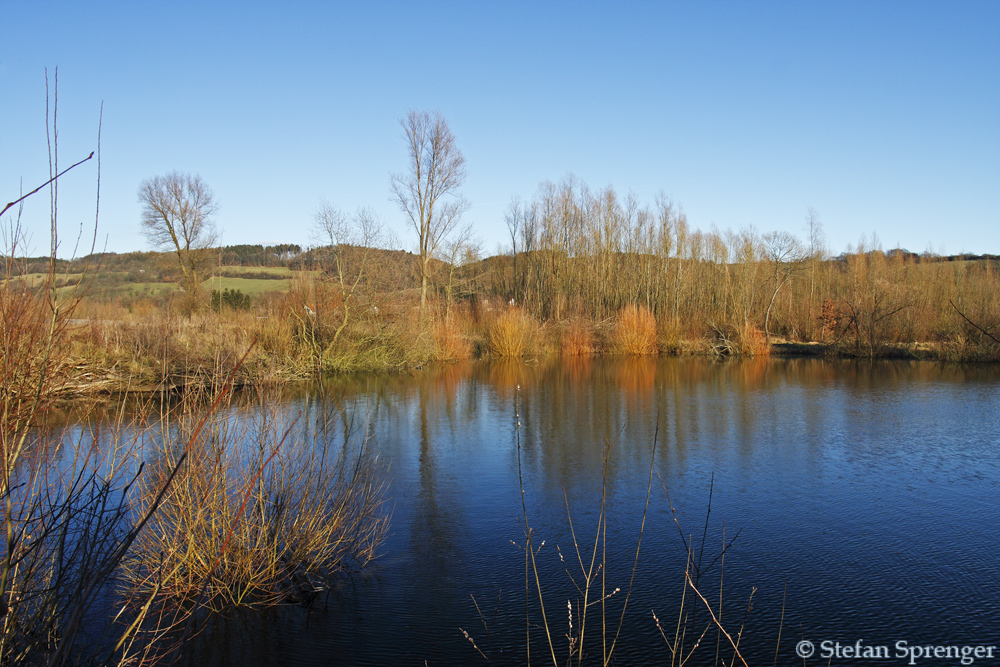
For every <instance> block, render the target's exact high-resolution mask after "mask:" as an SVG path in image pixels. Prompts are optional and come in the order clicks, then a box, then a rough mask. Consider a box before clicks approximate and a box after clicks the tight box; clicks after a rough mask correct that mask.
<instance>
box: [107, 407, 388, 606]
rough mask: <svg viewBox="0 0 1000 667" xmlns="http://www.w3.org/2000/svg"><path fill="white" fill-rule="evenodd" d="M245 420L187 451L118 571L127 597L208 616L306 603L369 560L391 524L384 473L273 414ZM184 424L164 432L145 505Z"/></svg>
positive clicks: (369, 457)
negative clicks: (190, 607)
mask: <svg viewBox="0 0 1000 667" xmlns="http://www.w3.org/2000/svg"><path fill="white" fill-rule="evenodd" d="M250 419H251V417H250V415H244V419H243V420H241V422H240V424H241V425H240V426H236V425H234V423H233V421H232V420H231V419H228V418H226V419H221V418H220V419H214V420H213V423H212V424H211V425H210V427H209V428H208V429H206V430H205V431H204V432H203V434H202V436H201V437H200V438H198V440H197V441H196V442H195V443H194V446H193V447H192V448H191V449H190V450H189V456H188V457H187V459H186V461H185V462H184V465H183V466H182V467H181V470H180V473H179V474H178V475H177V478H176V480H175V481H174V484H173V485H172V486H171V489H170V492H169V493H168V494H167V496H166V497H165V498H164V500H163V502H162V506H161V508H160V509H159V511H158V512H156V513H155V515H154V516H153V518H152V520H151V522H150V530H148V531H146V532H145V533H143V535H142V536H141V538H140V539H139V540H138V541H137V543H136V545H135V548H134V549H133V550H132V552H131V554H130V555H129V558H128V559H127V560H126V562H125V564H124V565H125V567H124V570H123V577H124V579H125V581H126V582H127V583H128V590H129V596H130V597H133V598H134V597H139V598H142V597H145V596H150V595H154V596H155V597H156V599H157V603H159V604H171V603H172V604H180V603H181V602H182V601H184V602H185V603H186V604H195V605H201V606H204V607H205V608H206V609H211V610H214V611H222V610H226V609H231V608H234V607H238V606H247V607H261V606H270V605H274V604H279V603H282V602H286V601H301V600H309V599H311V598H312V597H313V596H315V594H316V593H317V592H319V591H322V590H325V589H326V586H327V585H328V584H329V582H330V581H331V578H332V577H334V576H335V575H337V574H338V573H340V572H341V571H342V570H344V569H345V568H354V567H363V566H364V565H366V564H367V563H368V562H370V561H371V560H372V559H373V558H374V556H375V554H376V551H377V548H378V545H379V544H381V542H382V540H383V538H384V537H385V533H386V530H387V527H388V523H387V517H386V514H385V513H384V512H383V511H382V504H383V499H384V492H385V481H384V479H385V477H384V471H385V466H384V464H383V462H382V460H381V459H380V458H379V457H378V455H377V454H376V453H374V452H373V451H372V448H371V446H370V443H368V442H367V441H366V440H364V439H362V440H361V441H360V442H357V443H355V444H354V445H351V443H342V444H343V445H344V446H343V447H335V446H334V443H332V442H330V441H328V440H327V439H326V438H323V437H316V438H315V439H313V440H307V439H306V438H305V437H304V434H305V433H306V432H309V431H307V430H305V429H296V424H295V423H294V422H293V423H292V424H289V425H287V426H283V425H279V424H278V423H277V421H276V420H275V418H274V416H273V415H267V414H264V415H259V413H258V417H257V418H256V423H251V421H250ZM190 421H191V417H189V416H183V417H181V423H180V424H165V425H164V428H163V437H162V438H161V439H160V440H159V442H160V443H162V444H161V446H160V450H159V453H158V461H157V463H156V466H155V468H156V471H157V472H154V473H153V474H152V475H150V476H149V477H148V478H147V479H145V480H144V481H143V484H142V487H141V492H140V499H139V501H138V506H139V507H140V508H141V509H146V508H147V507H148V506H149V505H150V503H152V502H153V501H154V499H155V497H156V494H157V493H158V489H159V488H161V487H162V485H163V480H162V475H163V471H167V470H171V469H173V468H174V467H175V466H176V465H177V458H178V454H177V452H178V447H177V441H176V440H175V437H176V436H174V435H171V434H172V433H181V434H183V433H184V432H185V431H188V430H189V428H190ZM330 432H331V428H330V427H321V428H320V429H318V431H315V432H313V433H318V434H320V436H322V434H324V433H326V434H329V433H330Z"/></svg>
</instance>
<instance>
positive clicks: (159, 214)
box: [139, 171, 219, 306]
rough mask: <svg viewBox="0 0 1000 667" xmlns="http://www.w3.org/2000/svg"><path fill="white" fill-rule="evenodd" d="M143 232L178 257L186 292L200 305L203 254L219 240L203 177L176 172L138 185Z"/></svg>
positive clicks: (212, 203)
mask: <svg viewBox="0 0 1000 667" xmlns="http://www.w3.org/2000/svg"><path fill="white" fill-rule="evenodd" d="M139 203H140V204H142V231H143V234H145V235H146V238H148V239H149V242H150V243H151V244H152V245H153V246H154V247H157V248H164V249H167V250H172V251H174V252H175V253H176V254H177V264H178V266H179V268H180V270H181V274H182V276H183V281H184V282H183V287H184V291H185V292H187V294H188V297H189V298H190V300H191V305H192V306H194V305H195V304H197V302H198V298H197V297H198V286H199V284H200V283H199V281H198V270H199V267H200V266H201V263H202V259H203V253H202V251H203V250H204V249H206V248H208V247H210V246H211V245H212V244H214V243H215V241H216V233H215V226H214V225H213V223H212V215H214V214H215V212H216V211H218V209H219V206H218V204H217V203H216V202H215V196H214V195H213V194H212V190H211V189H210V188H209V187H208V185H207V184H206V183H205V181H203V180H202V178H201V176H198V175H192V174H182V173H180V172H177V171H174V172H171V173H169V174H165V175H163V176H154V177H153V178H149V179H146V180H145V181H143V182H142V183H141V184H140V185H139Z"/></svg>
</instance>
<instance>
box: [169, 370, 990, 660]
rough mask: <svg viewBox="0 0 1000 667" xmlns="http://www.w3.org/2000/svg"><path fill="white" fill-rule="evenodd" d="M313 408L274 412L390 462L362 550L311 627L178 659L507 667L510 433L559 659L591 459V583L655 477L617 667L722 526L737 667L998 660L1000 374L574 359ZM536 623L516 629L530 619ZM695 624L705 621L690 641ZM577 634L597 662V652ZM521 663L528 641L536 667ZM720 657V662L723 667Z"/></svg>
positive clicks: (514, 585) (618, 577)
mask: <svg viewBox="0 0 1000 667" xmlns="http://www.w3.org/2000/svg"><path fill="white" fill-rule="evenodd" d="M518 386H519V387H520V389H518ZM324 389H325V391H324V392H322V393H320V392H313V391H310V392H300V393H298V394H295V395H290V396H286V397H285V398H283V399H282V400H281V402H280V404H279V405H278V406H277V407H278V408H279V410H281V411H282V412H283V413H284V414H285V415H287V416H290V415H294V414H297V413H299V412H301V413H302V420H303V421H302V423H303V424H305V425H306V427H308V425H309V424H310V423H314V422H315V421H316V420H318V419H320V418H321V417H320V415H321V414H324V413H326V414H328V413H329V412H330V411H334V412H336V413H337V414H340V415H343V417H344V418H346V419H347V420H348V421H351V420H353V422H354V423H355V424H358V423H360V422H362V421H367V423H368V426H367V428H368V429H369V431H370V432H371V433H373V434H374V436H375V437H376V438H377V442H378V446H379V448H380V449H381V451H382V452H383V453H384V455H385V456H387V457H388V458H389V460H390V461H391V476H392V481H391V485H390V487H389V498H390V504H391V508H392V528H391V535H390V536H389V538H388V541H387V542H386V543H385V546H384V549H383V556H382V557H381V558H380V559H379V561H378V562H377V564H376V565H375V566H374V567H373V568H371V569H370V570H369V571H367V572H365V573H363V574H358V575H355V576H353V577H350V578H346V579H345V580H343V581H342V582H339V584H338V586H337V588H336V590H335V591H333V592H332V593H331V594H330V595H329V596H328V597H326V598H325V599H323V600H321V601H320V603H319V604H317V605H314V607H313V608H311V609H303V608H301V607H291V608H287V609H282V610H279V611H277V612H275V613H266V614H252V615H248V616H246V617H241V616H237V617H235V618H229V619H225V620H221V621H218V622H216V623H213V624H212V625H210V627H209V628H208V629H207V630H206V632H205V633H204V634H203V636H202V637H201V638H200V639H199V640H198V642H197V643H196V646H195V647H193V649H192V651H193V652H192V653H191V655H189V656H187V657H188V659H189V661H190V663H191V664H222V665H226V664H228V665H244V664H257V665H389V664H392V665H423V664H425V661H426V663H427V664H428V665H431V666H434V665H454V664H483V663H484V661H483V660H482V659H481V658H480V656H479V655H478V654H477V653H476V652H475V650H474V649H473V648H472V646H471V645H470V644H469V643H468V641H467V640H466V639H465V638H464V637H463V636H462V634H461V632H460V628H464V629H466V630H468V631H469V633H470V634H471V635H472V636H473V637H474V638H475V640H476V642H477V644H478V645H479V646H480V647H481V648H482V649H483V650H484V651H486V652H489V646H490V642H491V640H492V655H493V658H494V659H495V660H496V662H498V663H499V664H523V663H524V658H525V654H524V645H525V639H524V635H525V569H524V568H525V561H524V552H523V551H522V550H521V549H519V547H518V546H517V545H520V544H523V543H524V533H523V529H522V527H521V526H520V524H519V517H520V516H521V504H520V496H519V483H518V448H517V442H518V436H519V437H520V443H521V466H522V470H523V482H524V488H525V501H526V505H527V509H528V514H529V520H530V522H531V524H532V526H533V527H534V528H535V531H536V532H535V534H536V538H535V539H536V544H538V543H540V542H541V540H544V541H545V545H544V547H542V548H541V550H540V552H539V554H538V564H539V567H540V571H541V578H542V580H543V582H544V585H545V593H546V595H547V598H546V600H547V605H548V612H549V619H550V622H551V624H552V628H553V633H554V635H555V636H556V637H557V645H558V646H559V648H560V656H565V647H566V639H565V637H564V635H565V633H566V629H567V609H566V603H567V600H572V601H573V603H574V607H576V604H577V600H578V597H579V596H578V594H577V593H576V591H575V589H574V588H573V584H572V582H571V581H570V579H569V576H568V575H567V573H566V569H565V568H566V567H567V564H570V563H571V559H570V556H571V554H572V553H573V552H572V544H573V542H572V537H571V535H570V533H569V528H568V521H567V508H566V506H567V504H568V505H569V510H570V513H571V515H572V519H573V522H574V526H575V528H576V530H577V535H578V537H579V538H580V540H581V541H590V542H591V543H592V540H593V536H594V531H595V530H596V527H597V523H596V522H597V516H598V509H599V506H600V499H601V480H602V475H601V469H602V451H603V448H604V446H605V443H611V444H610V452H611V453H610V461H609V469H608V525H607V545H608V552H607V554H608V555H607V561H608V567H607V577H608V586H609V588H614V587H621V588H622V589H625V588H627V586H628V583H629V575H630V572H631V567H632V562H633V557H634V553H635V548H636V540H637V538H638V536H639V527H640V522H641V519H642V511H643V503H644V499H645V494H646V487H647V482H648V480H649V473H650V463H651V461H652V467H653V491H652V494H651V502H650V509H649V514H648V517H647V522H646V529H645V533H644V536H643V542H642V549H641V553H640V560H639V566H638V569H637V573H636V577H635V583H634V590H633V594H632V597H631V600H630V602H629V606H628V609H627V611H626V613H625V617H624V629H623V631H622V636H621V639H620V640H619V645H618V647H617V648H616V655H618V658H619V663H618V664H651V663H657V664H660V663H664V662H669V657H668V652H667V648H666V646H665V645H664V642H663V640H662V639H661V638H660V635H659V633H658V631H657V629H656V626H655V623H654V621H653V617H652V613H653V612H655V613H656V614H657V615H658V616H659V618H660V619H661V621H663V625H664V626H665V629H668V628H669V631H670V632H671V633H672V629H673V624H674V623H675V622H676V616H677V609H678V605H679V599H680V595H681V592H682V582H683V579H682V576H683V570H684V564H685V559H686V550H685V546H684V543H683V542H682V538H681V536H680V534H681V533H682V532H683V533H684V534H685V535H692V536H693V537H694V543H695V545H696V547H698V548H699V549H698V550H700V544H701V539H702V535H703V534H704V535H705V536H706V539H705V541H706V546H705V549H704V551H705V556H704V558H703V563H705V564H707V563H708V562H709V561H710V560H711V559H712V558H713V557H714V555H715V554H717V553H718V551H719V549H720V548H721V546H722V544H723V540H724V535H725V539H727V540H728V539H730V538H732V537H733V536H734V535H735V534H736V533H737V531H741V532H740V533H739V537H738V539H737V540H736V542H735V543H734V546H733V547H732V549H731V550H730V551H729V552H728V553H727V555H726V558H725V569H724V586H723V591H724V592H723V597H724V611H723V613H724V616H723V621H724V622H725V625H726V626H727V627H728V628H729V629H730V631H731V632H732V633H734V634H735V632H737V631H738V630H739V629H740V626H741V624H743V623H744V618H745V619H746V620H745V631H744V635H743V640H742V644H741V647H742V648H743V650H744V654H745V656H746V657H747V659H748V662H750V664H751V665H753V664H758V665H759V664H773V663H774V662H775V648H776V647H777V661H778V664H792V663H793V662H796V663H797V664H801V660H800V659H799V658H797V657H796V655H795V645H796V643H797V642H798V641H800V640H801V639H803V638H805V639H809V640H812V641H814V642H815V643H816V644H817V645H819V643H820V642H821V641H824V640H831V641H841V642H842V643H850V644H853V643H854V642H855V641H856V640H858V639H863V640H864V641H865V643H866V644H887V645H892V644H894V643H895V642H896V641H899V640H906V641H908V642H909V643H911V644H916V643H924V644H927V643H950V644H954V643H958V644H969V643H972V644H997V645H1000V533H998V511H997V510H998V509H1000V459H998V456H997V454H998V451H1000V449H998V444H1000V442H998V441H1000V419H998V410H997V407H998V405H1000V373H998V371H997V370H996V369H961V368H956V367H946V366H940V365H934V364H929V363H875V364H872V363H853V362H827V361H820V360H778V359H776V360H769V361H750V362H734V363H712V362H709V361H706V360H677V359H667V360H659V361H654V360H648V361H647V360H593V361H591V360H580V361H576V362H573V361H568V362H567V361H564V362H559V363H552V364H548V365H546V364H544V363H542V364H539V365H525V364H523V363H517V364H500V363H493V364H486V363H481V364H470V365H458V366H448V367H443V368H435V369H429V370H424V371H418V372H415V373H414V374H411V375H406V376H389V377H385V376H382V377H367V378H356V379H352V380H349V381H347V380H342V381H336V382H332V383H329V384H328V385H326V386H325V388H324ZM515 406H517V407H516V408H515ZM515 409H516V410H517V412H518V413H519V418H520V429H517V426H516V424H517V417H515ZM518 431H519V433H518ZM654 441H655V453H654ZM713 476H714V494H713V497H712V504H711V513H710V515H709V516H708V521H707V530H706V508H707V503H708V499H709V490H710V487H711V484H712V480H713ZM667 493H669V498H670V500H671V501H672V502H673V506H674V508H675V509H676V518H677V524H679V526H680V528H681V531H678V525H677V524H675V522H674V518H673V516H672V513H671V510H670V506H669V504H668V499H667ZM515 543H516V544H515ZM557 546H558V548H559V549H557ZM559 550H561V552H562V554H563V556H565V557H566V561H567V564H563V563H562V562H560V554H559ZM573 558H575V556H574V557H573ZM577 568H578V566H577ZM570 571H571V572H574V573H576V572H578V569H577V570H574V569H572V566H570ZM722 573H723V571H722V569H721V567H720V563H718V562H717V563H716V564H715V565H714V566H713V567H712V568H711V569H710V570H709V571H708V573H707V574H706V575H705V577H704V579H703V581H702V584H701V587H702V588H703V589H704V590H705V592H706V594H707V595H708V596H709V598H710V599H712V600H713V601H714V600H717V599H718V597H719V577H720V574H722ZM532 585H533V584H532ZM751 593H752V609H751V610H750V611H749V613H748V614H747V613H746V610H747V606H748V599H749V598H750V596H751ZM783 595H784V624H783V626H782V624H781V622H780V619H781V616H782V600H783ZM471 596H475V599H476V601H478V602H479V606H480V609H481V610H482V613H483V615H484V616H485V617H486V620H487V621H488V625H489V628H490V631H489V632H487V630H486V629H484V625H483V622H482V620H481V619H480V616H479V614H478V613H477V611H476V607H475V606H474V604H473V600H472V597H471ZM623 601H624V591H623V592H622V593H619V594H618V595H617V596H615V597H612V598H611V599H609V601H608V604H609V607H608V608H609V610H614V615H615V617H616V618H617V614H619V613H620V609H621V603H622V602H623ZM596 609H597V608H596V607H595V608H594V609H593V610H592V611H596ZM531 614H532V620H533V621H536V622H537V621H538V620H539V619H538V613H537V609H532V611H531ZM706 620H707V619H706V618H705V616H704V611H703V610H702V611H701V615H700V616H699V617H698V618H697V619H696V624H697V625H698V627H699V630H698V632H699V633H700V630H701V629H703V627H704V625H703V624H704V622H705V621H706ZM591 623H594V621H593V617H592V620H591ZM576 625H577V627H578V625H579V619H576ZM779 628H781V630H782V636H781V641H780V645H779V643H778V632H779ZM591 629H592V630H594V631H598V629H599V628H598V627H597V626H596V624H595V625H593V626H591ZM705 637H706V639H705V640H704V642H703V645H702V647H701V648H700V649H699V653H698V654H696V655H697V656H699V657H697V658H696V659H695V660H693V661H692V663H693V664H695V663H696V664H712V663H713V661H714V658H715V642H716V633H715V632H714V631H712V632H709V633H707V634H706V635H705ZM588 641H590V642H592V643H591V644H590V650H592V651H595V652H597V653H599V642H598V635H596V634H595V635H591V636H590V638H589V640H588ZM542 651H543V645H542V635H540V634H539V631H538V630H537V629H536V630H533V631H532V659H533V661H534V662H535V663H537V664H542V663H543V662H544V660H543V659H542V658H543V657H544V655H543V653H542ZM723 655H724V656H725V658H726V662H727V663H728V661H729V657H730V656H731V651H729V652H724V653H723ZM595 657H597V655H595ZM834 662H835V663H837V664H850V663H851V661H834ZM931 662H935V663H936V664H937V663H940V661H931ZM825 663H826V661H825V660H819V659H814V660H813V661H811V664H825ZM858 664H860V663H858ZM893 664H905V661H903V662H899V661H893ZM928 664H929V663H928Z"/></svg>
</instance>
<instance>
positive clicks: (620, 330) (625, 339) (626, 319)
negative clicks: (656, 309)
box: [609, 304, 657, 356]
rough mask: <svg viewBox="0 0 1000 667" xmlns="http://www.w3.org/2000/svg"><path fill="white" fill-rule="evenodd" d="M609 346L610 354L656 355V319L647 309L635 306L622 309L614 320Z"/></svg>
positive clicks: (631, 305)
mask: <svg viewBox="0 0 1000 667" xmlns="http://www.w3.org/2000/svg"><path fill="white" fill-rule="evenodd" d="M609 345H610V348H611V352H612V354H622V355H633V356H638V355H650V354H656V353H657V336H656V318H655V317H654V316H653V313H652V312H651V311H650V310H649V308H647V307H646V306H637V305H635V304H630V305H628V306H625V307H624V308H622V310H621V312H620V313H619V314H618V317H617V318H616V320H615V325H614V329H613V330H612V332H611V337H610V340H609Z"/></svg>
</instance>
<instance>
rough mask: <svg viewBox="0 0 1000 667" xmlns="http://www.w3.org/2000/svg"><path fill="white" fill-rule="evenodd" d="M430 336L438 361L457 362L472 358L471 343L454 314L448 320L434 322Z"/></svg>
mask: <svg viewBox="0 0 1000 667" xmlns="http://www.w3.org/2000/svg"><path fill="white" fill-rule="evenodd" d="M432 334H433V336H434V345H435V347H436V348H437V358H438V359H442V360H446V361H457V360H460V359H471V358H472V343H471V342H470V341H469V336H468V334H467V333H466V331H465V327H463V326H462V324H461V323H460V322H459V320H458V318H457V317H456V316H455V315H454V314H452V316H451V317H450V318H449V319H446V320H441V321H439V322H435V323H434V324H433V326H432Z"/></svg>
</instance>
